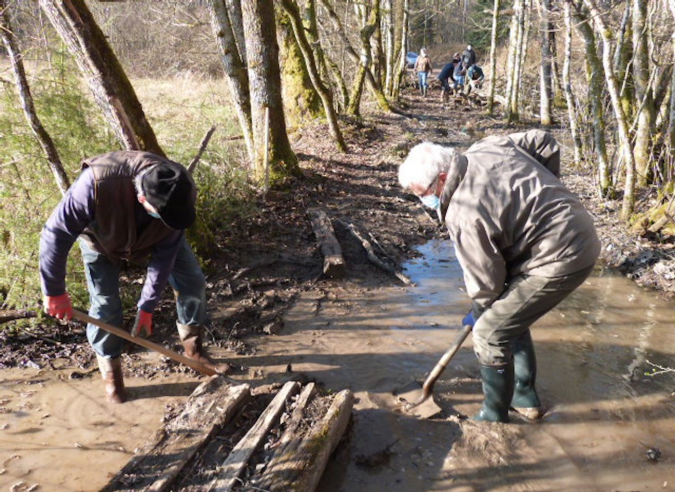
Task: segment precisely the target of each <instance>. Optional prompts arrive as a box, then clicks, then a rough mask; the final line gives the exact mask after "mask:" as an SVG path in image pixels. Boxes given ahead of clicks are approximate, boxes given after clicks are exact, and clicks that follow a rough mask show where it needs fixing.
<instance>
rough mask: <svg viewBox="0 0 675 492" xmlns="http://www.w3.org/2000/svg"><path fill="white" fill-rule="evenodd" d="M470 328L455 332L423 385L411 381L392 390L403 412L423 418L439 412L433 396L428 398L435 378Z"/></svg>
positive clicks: (467, 326) (462, 341)
mask: <svg viewBox="0 0 675 492" xmlns="http://www.w3.org/2000/svg"><path fill="white" fill-rule="evenodd" d="M471 328H472V327H471V325H464V327H463V328H462V331H460V332H459V333H458V334H457V336H456V337H455V339H454V341H453V342H452V345H450V348H449V349H448V350H446V352H445V353H444V354H443V357H441V359H440V360H439V361H438V363H437V364H436V366H435V367H434V369H433V370H432V371H431V373H430V374H429V376H427V379H426V380H425V381H424V385H422V386H420V384H419V382H417V381H413V382H412V383H410V384H408V385H407V386H405V387H403V388H400V389H398V390H395V391H394V395H395V396H396V399H397V400H398V402H399V403H403V406H402V409H403V411H404V412H406V413H410V414H411V415H414V416H416V417H420V418H423V419H428V418H431V417H433V416H434V415H436V414H438V413H440V411H441V407H439V406H438V405H437V404H436V402H434V399H433V398H431V399H429V397H430V396H431V395H432V393H433V391H434V384H436V380H437V379H438V377H439V376H440V375H441V374H443V371H445V368H446V367H447V366H448V364H449V363H450V361H451V360H452V358H453V357H454V356H455V354H456V353H457V351H458V350H459V348H460V347H461V346H462V344H463V343H464V340H466V337H468V336H469V333H471Z"/></svg>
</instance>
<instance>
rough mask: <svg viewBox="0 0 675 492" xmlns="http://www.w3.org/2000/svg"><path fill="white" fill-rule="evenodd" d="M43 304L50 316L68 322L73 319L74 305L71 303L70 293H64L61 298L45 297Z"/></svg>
mask: <svg viewBox="0 0 675 492" xmlns="http://www.w3.org/2000/svg"><path fill="white" fill-rule="evenodd" d="M43 302H44V310H45V313H47V314H48V315H49V316H54V317H55V318H57V319H65V320H66V321H70V320H71V319H72V318H73V305H72V304H71V303H70V296H69V295H68V292H64V293H63V294H61V295H60V296H45V297H44V301H43Z"/></svg>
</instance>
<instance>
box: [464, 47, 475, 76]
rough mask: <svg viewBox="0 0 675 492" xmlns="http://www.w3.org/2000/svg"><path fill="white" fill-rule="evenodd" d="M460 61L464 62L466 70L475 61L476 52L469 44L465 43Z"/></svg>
mask: <svg viewBox="0 0 675 492" xmlns="http://www.w3.org/2000/svg"><path fill="white" fill-rule="evenodd" d="M462 62H464V68H466V69H467V70H468V69H469V68H470V67H471V66H472V65H474V64H475V63H476V52H475V51H474V49H473V47H472V46H471V45H470V44H469V45H467V47H466V49H465V50H464V53H462Z"/></svg>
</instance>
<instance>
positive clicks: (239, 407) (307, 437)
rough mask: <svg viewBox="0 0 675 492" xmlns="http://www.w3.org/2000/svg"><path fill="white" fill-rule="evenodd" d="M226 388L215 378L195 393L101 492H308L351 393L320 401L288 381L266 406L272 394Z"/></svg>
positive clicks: (336, 437) (308, 388) (343, 420)
mask: <svg viewBox="0 0 675 492" xmlns="http://www.w3.org/2000/svg"><path fill="white" fill-rule="evenodd" d="M230 383H231V382H230V381H227V380H226V379H225V378H223V377H214V378H211V379H210V380H209V381H207V382H205V383H204V384H202V385H201V386H200V387H199V388H197V389H196V390H195V392H194V393H193V394H192V395H191V396H190V398H189V399H188V401H187V403H186V405H185V408H184V409H183V410H182V411H181V412H180V413H179V414H178V415H176V416H174V417H169V418H168V419H167V420H166V422H165V424H164V427H163V429H162V430H161V431H160V432H158V434H157V436H156V437H155V439H154V440H153V442H151V443H149V444H148V445H147V446H145V447H144V448H143V449H142V450H141V451H139V452H137V454H136V455H135V456H134V457H133V458H132V459H131V460H130V461H129V463H127V465H125V466H124V468H123V469H122V470H121V471H120V472H119V473H118V474H117V475H115V476H114V477H113V478H112V480H111V481H110V483H108V485H106V487H105V488H103V489H102V492H112V491H132V490H133V491H148V492H149V491H154V492H160V491H174V490H175V491H178V490H180V491H190V492H192V491H194V492H197V491H199V492H206V491H218V492H225V491H235V490H265V491H270V492H274V491H291V490H292V491H299V492H311V491H314V490H315V489H316V486H317V484H318V483H319V480H320V478H321V475H322V474H323V471H324V469H325V467H326V464H327V463H328V459H329V457H330V455H331V453H332V452H333V451H334V449H335V447H336V446H337V444H338V442H339V441H340V439H341V438H342V436H343V434H344V433H345V430H346V428H347V424H348V423H349V419H350V417H351V412H352V407H353V403H354V397H353V394H352V392H351V391H349V390H345V391H342V392H340V393H337V394H335V395H333V396H321V395H320V394H319V391H318V390H317V388H316V387H315V385H314V383H309V384H307V385H304V386H303V385H301V384H300V383H298V382H294V381H290V382H287V383H286V384H284V385H283V387H281V389H280V390H279V391H278V392H277V393H276V395H275V396H274V397H273V398H272V400H271V402H269V403H268V400H269V397H270V396H271V395H259V396H253V395H252V392H251V389H250V387H249V385H247V384H241V385H232V384H230ZM265 397H267V398H265ZM260 410H261V411H260Z"/></svg>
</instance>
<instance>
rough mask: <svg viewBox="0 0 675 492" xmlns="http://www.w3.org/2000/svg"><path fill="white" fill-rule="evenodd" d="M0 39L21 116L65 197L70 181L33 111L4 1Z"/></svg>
mask: <svg viewBox="0 0 675 492" xmlns="http://www.w3.org/2000/svg"><path fill="white" fill-rule="evenodd" d="M0 37H1V38H2V42H3V43H4V45H5V49H6V50H7V54H8V55H9V60H10V62H11V64H12V70H13V71H14V77H15V78H16V89H17V91H18V93H19V99H20V100H21V108H22V109H23V114H24V115H25V116H26V120H28V124H29V125H30V128H31V130H33V133H34V134H35V137H36V138H37V141H38V143H39V144H40V146H42V150H43V151H44V153H45V156H46V157H47V162H48V163H49V168H50V169H51V171H52V174H53V175H54V179H55V180H56V185H57V186H58V187H59V190H61V194H62V195H65V193H66V191H67V190H68V188H69V187H70V180H69V179H68V175H67V174H66V171H65V169H64V168H63V164H62V163H61V157H59V152H58V150H56V145H54V141H53V140H52V137H51V136H50V135H49V133H47V130H45V127H44V126H43V125H42V122H41V121H40V118H39V117H38V115H37V111H36V110H35V104H34V102H33V96H32V94H31V92H30V86H29V85H28V79H27V77H26V70H25V68H24V65H23V59H22V56H21V51H20V49H19V45H18V43H17V41H16V38H15V37H14V30H13V28H12V21H11V18H10V16H9V10H8V8H7V2H6V0H0Z"/></svg>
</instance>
